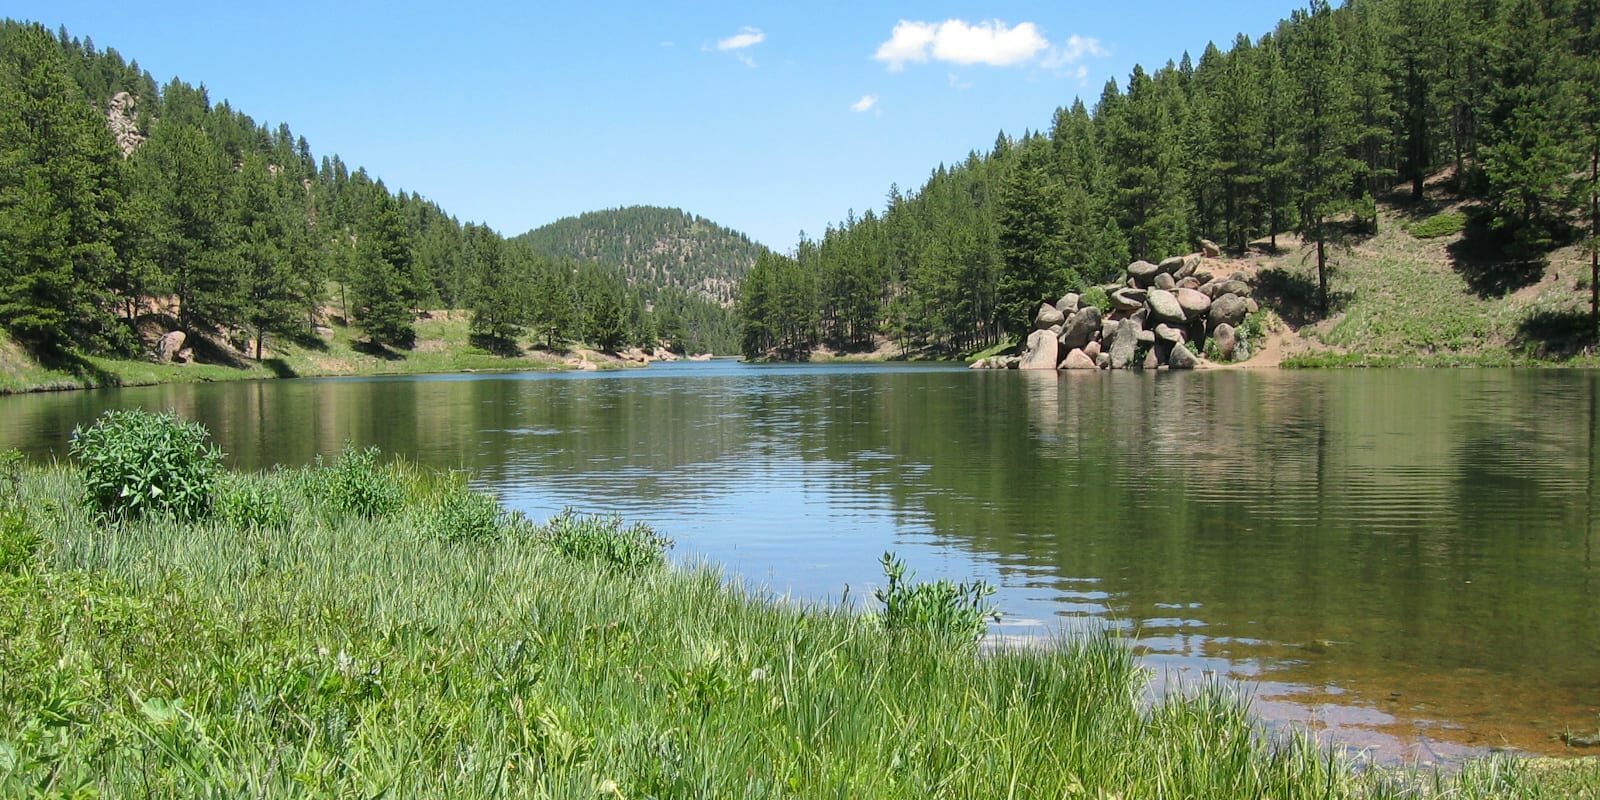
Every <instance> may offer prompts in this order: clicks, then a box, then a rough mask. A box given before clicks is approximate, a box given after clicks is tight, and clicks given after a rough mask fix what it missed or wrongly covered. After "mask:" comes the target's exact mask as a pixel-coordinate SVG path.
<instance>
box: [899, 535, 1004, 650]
mask: <svg viewBox="0 0 1600 800" xmlns="http://www.w3.org/2000/svg"><path fill="white" fill-rule="evenodd" d="M878 563H879V564H882V565H883V575H884V577H885V578H887V579H888V585H887V586H885V587H884V588H882V589H879V590H877V591H875V592H873V593H872V594H873V596H874V597H876V598H877V599H878V602H880V603H883V616H882V617H881V620H882V622H883V627H884V629H885V630H888V631H894V632H906V633H920V634H926V635H930V636H934V637H937V638H948V639H950V640H953V641H957V642H963V643H966V644H976V643H977V642H978V640H979V639H982V638H983V634H984V631H985V630H987V621H988V620H998V619H1000V612H998V611H996V610H995V609H994V607H993V606H990V605H988V604H987V603H985V602H984V600H985V599H986V598H988V597H989V596H990V595H992V594H994V587H993V586H990V585H989V584H988V583H986V582H984V581H981V580H978V581H967V582H964V583H951V582H950V581H947V580H937V581H934V582H932V583H927V582H924V583H911V582H909V581H908V578H907V575H906V565H905V562H903V561H901V560H900V559H898V558H896V557H895V555H894V554H893V553H884V554H883V558H881V559H879V561H878Z"/></svg>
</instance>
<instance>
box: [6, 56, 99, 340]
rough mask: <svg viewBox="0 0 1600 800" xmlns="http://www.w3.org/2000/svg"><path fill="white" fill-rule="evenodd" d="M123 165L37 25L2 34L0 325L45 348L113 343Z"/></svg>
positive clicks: (81, 93)
mask: <svg viewBox="0 0 1600 800" xmlns="http://www.w3.org/2000/svg"><path fill="white" fill-rule="evenodd" d="M119 167H120V164H118V163H117V162H116V160H115V156H114V150H113V145H112V143H111V138H110V135H109V134H108V133H107V131H106V128H105V125H104V123H103V122H102V121H101V120H100V119H98V117H97V115H96V114H95V112H94V110H93V109H92V108H91V107H90V106H89V105H88V103H87V101H86V98H85V97H84V95H83V92H82V91H80V90H79V89H78V87H77V86H76V85H75V84H74V83H73V81H72V78H71V76H70V73H69V72H68V69H67V65H66V63H65V59H64V58H63V57H62V55H61V52H60V50H59V49H58V47H57V46H56V44H55V43H54V42H53V41H52V40H51V37H50V34H49V33H47V32H45V30H44V29H43V28H42V27H39V26H37V25H30V26H23V27H17V28H12V29H9V30H7V31H5V32H4V35H3V37H0V325H4V326H5V328H6V329H7V330H9V331H10V332H11V333H12V334H13V335H14V336H16V337H17V338H18V339H20V340H22V341H24V342H27V343H29V344H31V345H33V346H35V347H37V348H41V349H43V350H51V351H55V350H60V349H62V348H65V347H67V346H69V345H72V344H81V345H88V346H96V345H106V344H108V343H109V337H113V336H114V335H115V334H114V328H113V327H112V323H111V320H110V317H109V314H108V313H107V311H106V307H107V304H108V303H107V301H108V297H107V294H106V286H107V285H108V284H109V282H110V278H111V275H112V274H113V273H114V272H115V270H116V264H117V261H118V254H117V252H116V249H115V247H114V243H115V241H116V239H117V230H116V224H117V214H118V213H119V210H120V201H121V186H120V184H121V172H120V169H119Z"/></svg>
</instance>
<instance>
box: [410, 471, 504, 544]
mask: <svg viewBox="0 0 1600 800" xmlns="http://www.w3.org/2000/svg"><path fill="white" fill-rule="evenodd" d="M421 513H422V519H421V523H422V527H423V529H424V530H425V531H427V533H428V535H429V536H432V537H433V538H435V539H439V540H441V541H446V542H487V541H492V540H494V539H498V538H500V531H501V528H502V523H503V522H504V518H505V513H504V512H503V511H502V510H501V508H500V504H499V503H498V502H496V501H495V499H494V495H491V494H487V493H485V492H475V491H473V490H471V489H469V488H467V487H466V486H465V485H464V484H460V483H458V484H456V485H453V486H451V487H450V488H449V489H446V490H445V491H443V492H440V493H439V494H437V495H435V496H434V497H433V498H431V499H430V500H429V501H428V502H427V503H426V504H425V505H424V506H423V509H422V512H421Z"/></svg>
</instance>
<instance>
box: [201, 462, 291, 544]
mask: <svg viewBox="0 0 1600 800" xmlns="http://www.w3.org/2000/svg"><path fill="white" fill-rule="evenodd" d="M286 484H287V482H286V481H285V480H284V479H283V477H282V476H281V475H279V476H271V477H266V476H256V475H228V476H226V477H224V478H223V480H222V481H220V482H219V484H218V486H217V499H216V502H215V504H214V505H213V506H212V509H211V513H212V516H213V517H214V518H215V519H216V520H217V523H218V524H219V525H225V526H227V527H230V528H238V529H239V530H275V531H281V530H284V529H287V528H288V527H289V520H290V517H291V516H292V515H291V513H290V508H291V507H292V506H293V505H294V504H296V503H297V502H299V500H300V498H298V497H286V494H287V488H288V487H287V485H286Z"/></svg>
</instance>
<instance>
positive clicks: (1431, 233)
mask: <svg viewBox="0 0 1600 800" xmlns="http://www.w3.org/2000/svg"><path fill="white" fill-rule="evenodd" d="M1466 227H1467V215H1466V214H1464V213H1462V212H1460V211H1444V212H1441V213H1438V214H1434V215H1433V216H1431V217H1428V218H1426V219H1422V220H1418V221H1417V222H1414V223H1411V224H1409V225H1406V232H1407V233H1409V234H1411V235H1412V236H1415V237H1417V238H1418V239H1438V238H1441V237H1444V236H1454V235H1456V234H1458V233H1460V232H1462V231H1463V230H1466Z"/></svg>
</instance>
